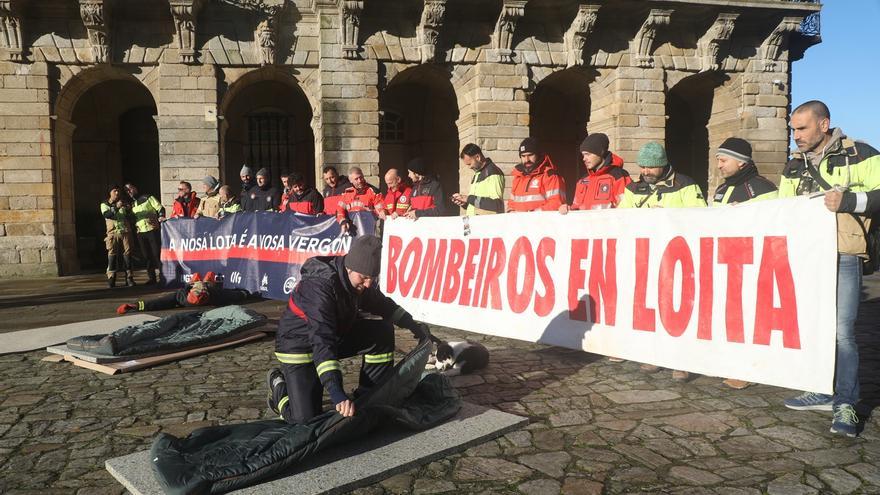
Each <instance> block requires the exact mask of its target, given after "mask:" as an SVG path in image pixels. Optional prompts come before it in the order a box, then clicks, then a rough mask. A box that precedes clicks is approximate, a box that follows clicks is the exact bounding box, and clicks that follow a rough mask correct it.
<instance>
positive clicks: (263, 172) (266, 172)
mask: <svg viewBox="0 0 880 495" xmlns="http://www.w3.org/2000/svg"><path fill="white" fill-rule="evenodd" d="M257 177H269V169H268V168H266V167H263V168H261V169H260V170H257Z"/></svg>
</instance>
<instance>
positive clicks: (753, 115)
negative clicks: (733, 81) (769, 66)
mask: <svg viewBox="0 0 880 495" xmlns="http://www.w3.org/2000/svg"><path fill="white" fill-rule="evenodd" d="M755 63H757V62H755ZM784 65H785V66H786V69H785V71H781V72H763V71H760V72H756V71H747V72H746V73H745V74H743V76H742V77H743V83H742V108H743V111H742V130H741V131H740V136H739V137H741V138H743V139H745V140H747V141H749V142H750V143H752V158H753V159H754V160H755V163H756V164H758V168H759V170H760V171H761V173H762V174H764V175H765V176H766V177H767V178H768V179H770V180H771V181H772V182H774V183H778V182H779V174H780V173H781V172H782V168H783V167H784V166H785V162H786V161H787V160H788V108H789V103H790V93H789V86H788V80H789V79H788V73H787V66H788V64H784Z"/></svg>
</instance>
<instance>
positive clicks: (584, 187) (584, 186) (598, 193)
mask: <svg viewBox="0 0 880 495" xmlns="http://www.w3.org/2000/svg"><path fill="white" fill-rule="evenodd" d="M631 182H632V179H631V178H630V177H629V172H627V171H626V170H624V169H623V158H620V157H619V156H617V155H615V154H614V153H611V152H610V151H609V152H608V153H607V154H606V155H605V161H604V162H603V163H602V164H601V165H599V167H598V168H597V169H596V170H587V174H586V175H585V176H583V177H581V178H580V179H579V180H578V181H577V186H576V188H575V191H574V199H573V200H572V202H571V209H572V210H599V209H603V208H614V207H616V206H617V203H619V202H620V199H621V197H622V196H623V191H624V190H625V189H626V186H627V185H628V184H629V183H631Z"/></svg>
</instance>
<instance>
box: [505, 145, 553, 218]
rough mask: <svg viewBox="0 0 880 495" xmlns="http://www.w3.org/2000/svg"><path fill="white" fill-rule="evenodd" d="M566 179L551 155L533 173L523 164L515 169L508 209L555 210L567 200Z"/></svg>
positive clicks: (545, 156) (546, 156) (545, 157)
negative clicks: (559, 171)
mask: <svg viewBox="0 0 880 495" xmlns="http://www.w3.org/2000/svg"><path fill="white" fill-rule="evenodd" d="M564 196H565V181H564V180H563V179H562V177H561V176H560V175H559V174H558V172H557V171H556V165H553V162H552V161H551V160H550V155H544V161H543V162H541V164H540V165H538V166H537V167H535V169H534V170H532V171H531V173H526V171H525V169H524V168H523V166H522V165H517V166H516V167H515V168H514V169H513V188H512V189H511V191H510V199H508V200H507V209H508V210H510V211H539V210H543V211H553V210H558V209H559V207H560V206H562V204H563V203H564V202H565V197H564Z"/></svg>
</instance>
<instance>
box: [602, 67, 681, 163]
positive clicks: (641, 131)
mask: <svg viewBox="0 0 880 495" xmlns="http://www.w3.org/2000/svg"><path fill="white" fill-rule="evenodd" d="M594 86H595V87H596V91H591V96H592V98H591V99H590V102H591V103H590V104H591V109H590V123H589V124H588V126H587V127H588V130H589V132H590V133H591V134H592V133H594V132H603V133H605V134H608V138H609V140H610V144H611V150H612V151H613V152H615V153H617V154H618V155H620V156H621V157H622V158H623V159H624V161H625V162H626V163H633V164H634V163H635V161H636V155H637V154H638V151H639V148H641V147H642V145H644V144H645V143H647V142H649V141H657V142H659V143H660V144H663V143H664V141H665V138H666V94H665V89H666V85H665V82H664V72H663V69H648V68H641V67H618V68H617V69H614V70H613V71H611V72H609V73H608V74H607V76H605V77H604V78H600V79H599V80H598V81H597V82H596V83H595V84H594ZM630 171H631V172H632V170H630Z"/></svg>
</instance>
